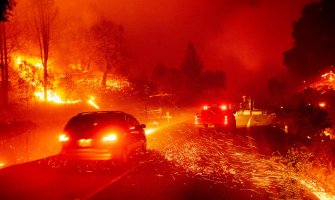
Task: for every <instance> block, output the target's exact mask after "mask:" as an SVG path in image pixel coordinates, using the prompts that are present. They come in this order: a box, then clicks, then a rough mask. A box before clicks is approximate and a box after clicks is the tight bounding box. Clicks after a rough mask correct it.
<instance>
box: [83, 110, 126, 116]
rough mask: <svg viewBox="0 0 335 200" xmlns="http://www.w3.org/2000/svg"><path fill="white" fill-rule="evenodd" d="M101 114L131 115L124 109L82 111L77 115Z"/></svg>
mask: <svg viewBox="0 0 335 200" xmlns="http://www.w3.org/2000/svg"><path fill="white" fill-rule="evenodd" d="M99 114H111V115H113V114H115V115H129V114H127V113H125V112H122V111H92V112H82V113H79V114H77V116H83V115H99Z"/></svg>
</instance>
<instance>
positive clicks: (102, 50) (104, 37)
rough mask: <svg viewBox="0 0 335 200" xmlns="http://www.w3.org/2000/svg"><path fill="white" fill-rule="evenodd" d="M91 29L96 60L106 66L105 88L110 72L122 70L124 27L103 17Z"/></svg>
mask: <svg viewBox="0 0 335 200" xmlns="http://www.w3.org/2000/svg"><path fill="white" fill-rule="evenodd" d="M91 30H92V36H93V41H94V43H95V45H94V49H95V50H96V53H97V55H96V60H97V62H98V63H100V64H101V65H103V66H105V67H104V69H103V71H104V74H103V78H102V83H101V84H102V88H105V87H106V81H107V76H108V74H109V73H112V72H115V71H116V70H121V69H120V66H119V65H120V61H121V54H122V48H123V27H122V26H120V25H117V24H114V23H113V22H111V21H108V20H105V19H103V20H101V21H99V22H98V23H96V24H95V25H94V26H93V27H92V29H91Z"/></svg>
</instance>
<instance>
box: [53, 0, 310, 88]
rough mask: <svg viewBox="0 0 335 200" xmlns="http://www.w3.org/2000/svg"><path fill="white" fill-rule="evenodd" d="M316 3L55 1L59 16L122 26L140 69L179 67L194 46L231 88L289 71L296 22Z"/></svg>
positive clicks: (273, 0)
mask: <svg viewBox="0 0 335 200" xmlns="http://www.w3.org/2000/svg"><path fill="white" fill-rule="evenodd" d="M311 1H312V0H294V1H292V0H211V1H208V0H122V1H121V0H99V1H93V0H71V1H65V0H55V2H56V4H57V6H58V7H59V14H60V16H63V17H64V16H66V17H69V18H71V17H81V18H82V19H83V20H84V21H85V22H86V24H87V25H88V26H89V25H90V24H92V23H93V22H94V21H96V20H97V19H99V18H100V17H102V16H103V17H106V18H108V19H111V20H112V21H114V22H115V23H119V24H122V25H123V26H124V28H125V32H126V43H127V49H128V56H129V58H130V63H131V64H132V65H133V66H136V67H137V68H138V69H141V71H143V70H142V69H143V68H145V69H151V68H152V67H154V66H155V65H156V64H157V63H158V62H163V63H165V64H166V65H167V66H171V67H178V66H180V64H181V62H182V59H183V57H184V55H185V49H186V44H187V43H188V42H189V41H192V42H194V44H195V46H196V48H197V50H198V53H199V55H200V57H201V59H202V61H203V63H204V65H205V68H208V69H222V70H224V71H226V73H227V77H228V88H230V89H235V88H234V87H238V88H239V89H241V88H243V87H244V86H245V85H249V83H250V82H253V81H252V80H253V79H255V78H257V79H262V80H265V83H266V81H267V80H268V78H270V77H272V76H280V75H279V74H282V73H286V69H285V67H284V66H283V65H282V52H283V51H285V50H287V49H289V48H290V47H291V46H292V43H293V40H292V38H291V28H292V26H291V24H292V22H293V20H296V19H298V18H299V16H300V13H301V9H302V8H303V6H304V5H305V4H306V3H309V2H311ZM269 69H271V70H269ZM259 72H261V73H259ZM246 75H248V76H246ZM236 83H238V84H236ZM237 85H238V86H237ZM248 89H249V88H246V90H248Z"/></svg>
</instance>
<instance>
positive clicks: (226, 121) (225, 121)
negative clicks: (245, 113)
mask: <svg viewBox="0 0 335 200" xmlns="http://www.w3.org/2000/svg"><path fill="white" fill-rule="evenodd" d="M224 124H225V125H227V124H228V116H227V115H225V116H224Z"/></svg>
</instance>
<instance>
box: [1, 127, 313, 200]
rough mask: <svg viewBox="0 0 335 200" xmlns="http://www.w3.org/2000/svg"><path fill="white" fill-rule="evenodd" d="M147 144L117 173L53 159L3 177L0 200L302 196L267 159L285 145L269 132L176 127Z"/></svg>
mask: <svg viewBox="0 0 335 200" xmlns="http://www.w3.org/2000/svg"><path fill="white" fill-rule="evenodd" d="M269 133H271V134H269ZM147 139H148V148H149V151H148V153H147V155H145V156H140V157H136V158H134V159H133V160H132V161H131V162H130V163H129V164H128V165H126V166H123V167H117V166H114V165H113V164H111V163H105V162H90V163H86V162H84V163H83V162H82V163H76V162H66V161H63V160H61V159H59V158H58V157H57V156H51V157H47V158H44V159H41V160H38V161H34V162H30V163H25V164H21V165H17V166H11V167H8V168H5V169H2V170H0V199H268V198H271V197H283V198H285V197H286V198H290V197H292V194H291V193H292V192H295V191H297V192H300V191H301V190H302V189H304V188H303V186H299V185H297V186H295V187H293V189H292V187H290V188H289V189H290V190H289V191H288V190H287V186H288V185H287V184H288V183H286V182H285V180H286V179H285V178H287V177H286V176H287V175H288V174H287V172H286V171H285V169H283V168H282V166H280V165H279V164H278V163H276V162H275V161H274V160H272V159H271V155H272V152H274V151H277V150H278V151H285V150H286V149H287V148H288V147H289V146H290V145H291V144H290V142H289V141H288V140H287V138H286V137H284V136H283V134H282V133H281V132H280V131H279V130H277V129H273V128H271V127H263V128H253V129H238V130H237V133H235V134H231V133H219V132H209V133H208V135H206V136H199V135H198V133H197V131H196V129H195V128H194V127H193V125H192V123H191V122H189V121H182V122H180V123H178V125H174V126H173V128H166V127H165V128H162V129H157V130H156V132H154V133H152V134H150V135H148V138H147ZM295 184H296V183H295ZM289 186H292V184H290V185H289ZM300 193H301V192H300ZM300 193H299V195H302V196H301V197H304V198H306V199H313V198H314V197H313V196H311V195H309V194H308V193H307V192H306V193H304V194H300ZM285 195H286V196H285ZM290 195H291V196H290Z"/></svg>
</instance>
